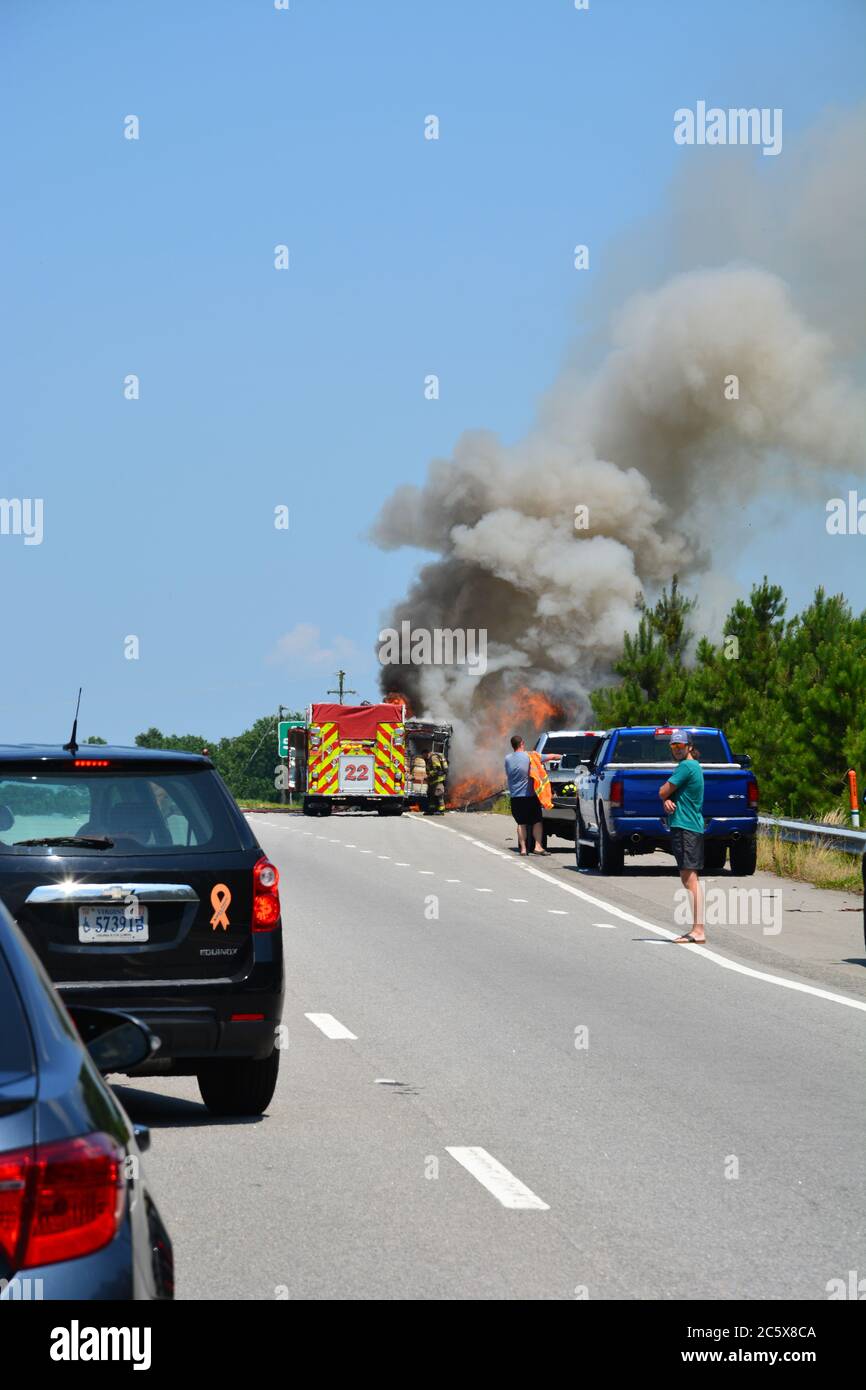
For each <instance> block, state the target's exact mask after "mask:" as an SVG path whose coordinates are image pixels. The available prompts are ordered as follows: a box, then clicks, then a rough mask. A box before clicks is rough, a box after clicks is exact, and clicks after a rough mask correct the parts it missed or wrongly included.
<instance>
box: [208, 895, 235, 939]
mask: <svg viewBox="0 0 866 1390" xmlns="http://www.w3.org/2000/svg"><path fill="white" fill-rule="evenodd" d="M231 900H232V892H231V889H230V888H227V887H226V885H225V884H224V883H215V884H214V886H213V888H212V889H211V891H210V905H211V907H212V908H213V909H214V914H213V917H211V919H210V924H211V926H212V927H213V929H214V931H216V929H217V927H222V929H223V931H228V928H229V919H228V917H227V916H226V908H227V907H228V905H229V903H230V902H231Z"/></svg>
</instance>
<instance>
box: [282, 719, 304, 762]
mask: <svg viewBox="0 0 866 1390" xmlns="http://www.w3.org/2000/svg"><path fill="white" fill-rule="evenodd" d="M306 727H307V721H306V719H281V720H280V722H279V724H278V725H277V749H278V752H277V757H279V758H286V757H288V754H289V730H290V729H305V728H306Z"/></svg>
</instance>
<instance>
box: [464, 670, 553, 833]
mask: <svg viewBox="0 0 866 1390" xmlns="http://www.w3.org/2000/svg"><path fill="white" fill-rule="evenodd" d="M564 717H565V711H564V709H563V707H562V705H560V704H558V703H557V701H556V700H552V699H551V698H550V696H549V695H545V694H544V693H543V692H542V691H540V690H530V689H529V687H528V686H526V685H522V686H520V687H519V688H518V689H517V690H515V691H514V692H513V693H512V694H511V695H510V696H509V697H508V699H507V700H505V701H504V703H503V704H501V705H499V706H490V707H489V708H487V709H486V710H484V711H482V712H480V713H476V714H475V720H476V725H477V726H478V727H479V728H480V729H481V731H482V735H481V739H480V744H481V747H480V750H479V751H480V752H484V753H486V754H487V760H488V761H489V762H490V763H491V764H494V765H495V761H496V759H497V758H498V759H499V760H500V762H499V766H500V767H501V766H502V763H501V759H502V758H504V756H505V754H506V753H507V752H510V748H509V746H508V745H507V743H506V740H507V738H508V737H509V735H510V734H514V733H522V734H523V737H524V738H525V739H526V742H527V744H528V745H529V746H530V747H532V745H533V743H534V742H535V736H536V735H537V734H538V733H540V731H541V730H542V729H549V728H550V727H551V726H553V727H555V726H556V725H557V724H558V723H561V722H562V720H563V719H564ZM504 780H505V779H504V775H503V774H502V773H501V772H500V773H496V772H494V771H493V770H492V769H491V771H489V772H487V771H484V772H478V771H476V772H473V773H471V774H469V775H468V776H466V777H461V778H460V780H459V781H457V782H455V783H454V784H453V785H452V786H451V787H449V789H448V805H449V806H452V807H461V806H471V805H476V804H477V803H478V802H481V801H487V800H489V799H491V798H492V797H494V796H496V794H497V792H500V791H502V787H503V782H504Z"/></svg>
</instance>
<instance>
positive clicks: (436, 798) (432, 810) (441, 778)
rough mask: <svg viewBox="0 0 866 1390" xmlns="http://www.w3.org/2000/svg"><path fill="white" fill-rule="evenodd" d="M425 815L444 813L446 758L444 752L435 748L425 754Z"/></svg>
mask: <svg viewBox="0 0 866 1390" xmlns="http://www.w3.org/2000/svg"><path fill="white" fill-rule="evenodd" d="M426 762H427V812H426V813H427V815H428V816H444V814H445V778H446V777H447V775H448V760H447V758H446V757H445V754H444V753H437V752H436V751H435V749H434V750H433V751H432V752H430V753H428V754H427V758H426Z"/></svg>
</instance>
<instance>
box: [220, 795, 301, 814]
mask: <svg viewBox="0 0 866 1390" xmlns="http://www.w3.org/2000/svg"><path fill="white" fill-rule="evenodd" d="M236 800H237V803H238V805H239V806H240V808H241V810H242V811H299V810H300V809H301V806H302V805H303V802H302V801H301V799H300V798H295V800H294V801H287V802H286V804H285V806H283V804H282V803H281V802H279V801H263V800H262V799H261V797H258V798H255V799H251V798H250V797H247V796H239V797H237V798H236Z"/></svg>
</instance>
